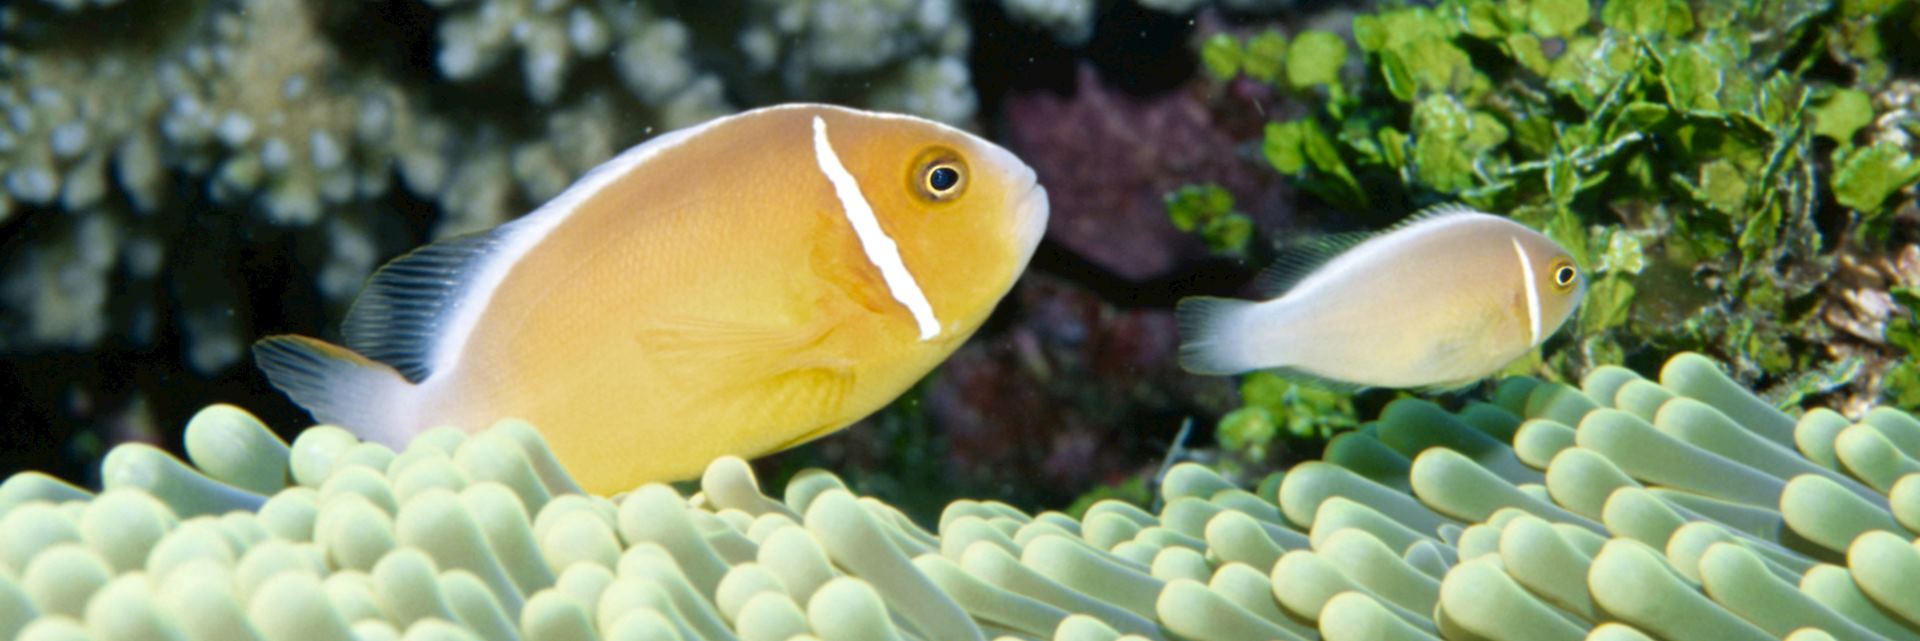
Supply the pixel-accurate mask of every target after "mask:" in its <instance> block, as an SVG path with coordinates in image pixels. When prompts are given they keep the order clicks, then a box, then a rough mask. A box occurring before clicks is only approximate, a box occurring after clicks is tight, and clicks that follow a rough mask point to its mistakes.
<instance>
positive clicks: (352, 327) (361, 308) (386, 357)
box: [340, 225, 512, 383]
mask: <svg viewBox="0 0 1920 641" xmlns="http://www.w3.org/2000/svg"><path fill="white" fill-rule="evenodd" d="M511 227H512V226H511V225H507V226H502V227H497V228H494V229H490V230H487V231H481V232H475V233H471V234H466V235H463V236H455V237H452V238H448V239H445V240H441V241H439V242H436V243H432V244H429V245H426V246H424V247H421V248H419V249H415V250H413V251H412V252H410V253H408V254H407V255H405V256H401V257H399V258H396V259H394V260H393V262H390V263H387V264H386V266H384V267H381V268H380V270H379V271H377V272H374V274H373V278H371V279H369V280H368V281H367V288H366V289H365V290H363V291H361V292H360V297H359V298H356V299H354V301H353V307H352V308H350V309H348V310H347V319H346V321H345V322H344V323H342V324H341V327H340V333H341V334H342V336H343V337H344V338H345V339H346V343H347V348H348V349H351V350H353V351H355V352H358V353H360V355H362V356H365V357H367V358H370V359H373V360H375V361H378V362H381V363H385V364H387V365H388V366H390V367H392V368H393V369H395V370H398V371H399V372H400V375H401V376H404V377H406V379H407V381H408V382H412V383H419V382H420V381H421V380H424V379H425V378H426V377H427V376H428V375H429V374H432V373H433V370H432V364H433V359H434V355H435V354H434V350H435V348H436V346H437V344H438V343H439V342H440V341H439V339H440V338H442V337H444V336H445V330H446V326H447V323H448V320H449V317H451V316H452V315H453V312H454V311H455V310H456V309H458V308H459V306H460V301H461V299H462V298H463V297H464V295H465V293H466V291H467V290H468V288H469V286H470V285H471V284H472V283H473V282H474V280H475V278H474V273H475V272H476V271H478V269H479V267H480V266H481V265H483V264H485V263H486V262H487V261H486V259H487V258H488V257H489V256H492V255H493V254H494V253H495V250H497V249H499V248H500V247H501V245H502V243H501V242H500V239H501V237H502V234H503V232H504V231H506V230H507V229H509V228H511Z"/></svg>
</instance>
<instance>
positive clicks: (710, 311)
mask: <svg viewBox="0 0 1920 641" xmlns="http://www.w3.org/2000/svg"><path fill="white" fill-rule="evenodd" d="M1047 211H1048V208H1047V195H1046V190H1045V189H1043V188H1041V187H1040V185H1039V184H1038V183H1037V182H1036V181H1035V177H1034V172H1033V170H1032V169H1031V168H1029V167H1027V165H1026V164H1025V163H1022V162H1021V161H1020V159H1018V158H1016V157H1015V156H1014V155H1013V154H1012V153H1009V152H1008V151H1007V150H1005V149H1002V148H1000V147H999V146H996V145H994V144H993V143H990V142H987V141H986V140H983V139H981V138H979V137H976V136H974V135H971V134H968V133H967V132H964V131H961V130H958V129H955V128H953V127H949V126H946V125H942V124H940V123H936V122H932V121H928V120H923V119H920V118H914V117H910V116H904V115H893V114H881V113H872V112H864V111H856V110H852V109H846V108H840V107H833V106H826V105H785V106H777V107H769V108H764V109H757V110H753V111H748V112H744V113H740V114H736V115H733V116H729V117H724V118H719V119H716V120H712V121H709V122H707V123H705V124H701V125H698V126H695V127H691V128H687V129H682V130H678V131H674V132H671V133H667V134H664V135H661V136H659V137H657V138H654V139H652V140H650V141H648V142H646V143H644V144H641V145H639V146H636V147H634V148H632V149H630V150H628V151H626V152H624V153H622V154H620V155H619V156H617V157H615V158H613V159H612V160H609V161H607V162H606V163H604V164H602V165H600V166H599V167H596V168H595V169H593V170H592V171H590V172H588V173H587V174H586V175H585V176H583V177H582V178H580V180H579V181H578V182H575V183H574V184H573V185H572V186H571V187H569V188H568V189H567V190H566V191H565V192H563V193H561V194H560V195H559V196H558V197H556V198H554V199H553V200H552V201H551V202H549V203H547V204H545V205H543V206H541V207H540V208H539V209H537V210H534V211H533V212H532V213H530V214H527V215H526V216H524V217H522V218H519V219H517V220H513V221H510V222H508V223H506V224H503V225H501V226H499V227H496V228H494V229H491V230H488V231H484V232H479V233H475V234H470V235H466V236H460V237H455V238H449V239H446V240H443V241H440V242H436V243H433V244H430V245H427V246H425V247H421V248H419V249H416V250H414V251H413V252H412V253H409V254H407V255H405V256H402V257H400V258H398V259H396V260H394V261H393V262H391V263H388V264H387V265H386V266H384V267H382V268H381V269H380V270H379V271H378V272H376V273H375V274H374V275H373V277H372V278H371V279H370V281H369V282H368V285H367V287H366V290H365V291H363V292H362V293H361V294H360V296H359V298H357V299H356V300H355V301H354V303H353V306H352V308H351V310H350V311H349V312H348V314H347V318H346V321H345V323H344V324H343V327H342V329H341V333H342V334H343V336H344V338H345V342H346V346H345V347H341V346H336V345H332V344H329V343H326V342H323V341H320V340H316V339H313V338H308V337H304V336H292V335H283V336H271V337H268V338H265V339H262V340H261V341H259V342H258V343H256V344H255V345H254V348H253V351H254V356H255V360H256V362H257V363H258V365H259V367H260V369H261V370H262V371H264V372H265V373H266V376H267V379H268V380H269V381H271V382H272V384H273V385H274V386H275V387H278V388H279V389H280V390H281V391H283V392H285V393H286V394H287V396H289V397H290V398H292V399H293V400H294V402H296V403H298V404H299V405H301V406H302V407H304V408H306V409H307V411H309V412H310V413H312V415H313V417H314V418H315V419H316V420H318V421H321V422H324V423H330V424H335V425H339V426H342V427H345V428H348V429H350V430H352V431H354V432H355V433H356V434H358V435H360V436H361V437H362V438H366V439H369V440H373V441H377V442H382V443H385V444H388V445H389V446H392V447H395V448H396V449H397V448H400V447H403V446H404V445H405V443H406V442H407V441H408V439H409V438H410V437H411V436H412V435H414V434H417V433H419V432H421V431H423V430H425V429H427V428H431V427H435V426H440V425H452V426H456V427H458V428H461V429H464V430H468V431H472V430H477V429H481V428H484V427H486V426H488V425H491V424H492V423H493V422H495V421H496V420H498V419H501V418H505V417H513V418H520V419H525V420H527V421H529V422H531V423H532V424H534V425H535V426H538V427H539V428H540V429H541V431H542V434H543V435H544V436H545V438H546V439H547V441H548V443H549V444H551V446H552V447H553V449H554V451H555V453H556V454H557V455H558V456H559V459H560V461H561V462H562V463H563V464H564V465H565V466H566V467H567V469H568V471H569V472H570V473H571V474H572V475H573V476H574V477H575V478H576V479H578V480H579V481H580V482H581V484H582V485H583V486H584V487H585V488H587V489H588V490H590V491H595V492H601V493H612V492H616V491H622V490H626V489H630V488H632V487H634V486H636V485H638V484H640V483H645V482H651V481H665V480H676V479H683V478H689V477H692V476H694V475H697V474H699V473H700V471H701V470H702V469H704V468H705V466H706V464H707V463H708V461H710V460H712V459H714V458H716V457H719V456H722V455H738V456H744V457H752V456H758V455H762V454H766V453H770V452H775V451H778V450H781V449H785V448H788V447H792V446H794V445H798V444H800V443H804V442H806V441H809V440H812V439H815V438H818V437H820V436H822V435H825V434H828V433H831V432H833V431H835V430H838V429H840V428H842V427H845V426H846V425H848V424H849V423H852V422H853V421H856V420H858V419H860V418H862V417H864V416H866V415H868V414H870V413H872V412H874V411H875V410H877V409H879V408H880V407H881V406H883V405H885V404H886V403H888V402H890V401H892V400H893V399H894V398H895V397H897V396H899V395H900V394H901V393H903V392H904V391H905V390H906V389H907V388H908V387H909V386H911V385H912V384H913V383H914V382H915V381H917V380H919V379H920V378H921V377H923V376H925V375H926V374H927V372H928V371H930V370H932V369H933V367H934V366H935V365H937V364H939V363H940V362H941V361H942V360H943V359H945V358H946V357H947V355H948V354H950V353H952V352H953V350H954V349H955V348H957V347H958V346H959V345H960V344H961V343H962V342H963V341H965V340H966V338H967V337H968V336H969V335H971V334H972V333H973V332H974V330H975V329H978V328H979V327H980V324H981V322H982V321H984V320H985V319H986V317H987V315H988V313H989V312H991V311H992V310H993V308H994V306H995V305H996V304H997V303H998V302H999V300H1000V299H1001V297H1003V296H1004V295H1005V294H1006V293H1007V291H1008V290H1009V289H1010V288H1011V287H1012V286H1013V282H1014V279H1015V278H1017V277H1018V276H1019V275H1020V273H1021V271H1022V270H1024V269H1025V267H1026V265H1027V261H1028V259H1029V258H1031V257H1032V255H1033V251H1034V247H1035V245H1037V244H1038V243H1039V240H1040V237H1041V235H1042V234H1043V232H1044V231H1045V229H1046V223H1047Z"/></svg>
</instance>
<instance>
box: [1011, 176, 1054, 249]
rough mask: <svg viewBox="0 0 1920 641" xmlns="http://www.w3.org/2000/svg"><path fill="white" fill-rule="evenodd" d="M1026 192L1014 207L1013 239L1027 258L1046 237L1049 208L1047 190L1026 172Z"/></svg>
mask: <svg viewBox="0 0 1920 641" xmlns="http://www.w3.org/2000/svg"><path fill="white" fill-rule="evenodd" d="M1028 174H1029V178H1028V180H1027V190H1026V193H1025V194H1024V195H1022V196H1021V197H1020V200H1019V202H1018V203H1017V204H1015V205H1014V216H1013V218H1014V237H1015V239H1017V241H1018V242H1019V246H1020V248H1021V249H1024V250H1026V253H1027V255H1028V256H1032V255H1033V250H1034V248H1035V247H1038V246H1039V245H1040V239H1041V238H1042V237H1045V236H1046V235H1047V217H1048V215H1049V211H1050V206H1049V203H1048V201H1047V188H1046V187H1042V186H1040V183H1039V181H1037V180H1034V179H1033V178H1032V170H1028Z"/></svg>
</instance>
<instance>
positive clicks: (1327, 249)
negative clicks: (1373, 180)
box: [1253, 231, 1375, 298]
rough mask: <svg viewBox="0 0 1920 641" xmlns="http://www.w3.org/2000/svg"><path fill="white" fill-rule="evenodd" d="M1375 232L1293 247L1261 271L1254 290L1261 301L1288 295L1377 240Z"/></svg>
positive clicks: (1342, 235)
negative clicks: (1349, 252) (1330, 263)
mask: <svg viewBox="0 0 1920 641" xmlns="http://www.w3.org/2000/svg"><path fill="white" fill-rule="evenodd" d="M1374 235H1375V234H1374V233H1373V232H1364V231H1356V232H1346V233H1340V234H1330V235H1326V236H1320V237H1317V238H1312V239H1309V240H1305V241H1302V242H1298V243H1294V244H1293V245H1292V246H1290V247H1287V248H1286V249H1285V250H1284V251H1283V253H1282V254H1281V255H1280V259H1279V260H1276V261H1274V262H1273V264H1272V265H1268V266H1267V267H1266V269H1262V270H1260V275H1258V276H1255V277H1254V279H1253V288H1254V292H1255V294H1256V295H1257V296H1259V297H1261V298H1274V297H1277V296H1279V295H1281V294H1285V293H1287V290H1289V289H1293V286H1294V285H1296V284H1299V282H1300V279H1302V278H1306V277H1307V274H1311V273H1313V271H1314V270H1316V269H1319V268H1320V266H1321V265H1325V264H1327V261H1330V260H1333V257H1335V256H1339V255H1340V254H1343V253H1346V251H1347V250H1348V249H1352V248H1353V246H1354V245H1358V244H1360V243H1362V242H1365V241H1366V240H1367V239H1368V238H1372V237H1374Z"/></svg>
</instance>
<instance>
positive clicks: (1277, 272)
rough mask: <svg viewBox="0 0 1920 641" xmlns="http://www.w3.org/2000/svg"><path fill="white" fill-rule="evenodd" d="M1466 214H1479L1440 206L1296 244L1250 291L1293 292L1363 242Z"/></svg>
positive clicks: (1274, 294)
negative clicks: (1366, 228)
mask: <svg viewBox="0 0 1920 641" xmlns="http://www.w3.org/2000/svg"><path fill="white" fill-rule="evenodd" d="M1470 213H1479V212H1478V211H1476V210H1475V209H1473V208H1472V207H1468V206H1466V205H1462V204H1459V203H1443V204H1439V205H1434V206H1432V207H1428V208H1426V209H1422V210H1420V211H1417V212H1414V214H1413V215H1411V216H1408V217H1406V218H1403V219H1400V221H1399V222H1396V223H1394V224H1392V225H1390V226H1388V227H1387V228H1386V229H1383V230H1380V231H1356V232H1344V233H1339V234H1330V235H1326V236H1321V237H1318V238H1313V239H1310V240H1307V241H1305V242H1301V243H1297V244H1295V245H1293V246H1291V247H1287V248H1286V249H1284V250H1282V251H1283V254H1282V255H1281V257H1280V260H1277V261H1274V263H1273V264H1272V265H1268V266H1267V268H1266V269H1263V270H1260V275H1259V276H1256V277H1254V280H1253V284H1254V291H1255V292H1256V294H1257V295H1258V296H1260V297H1262V298H1275V297H1278V296H1280V295H1281V294H1285V293H1287V290H1289V289H1293V286H1294V285H1297V284H1299V283H1300V279H1302V278H1306V276H1307V274H1311V273H1313V271H1314V270H1316V269H1319V268H1320V266H1321V265H1325V264H1327V261H1330V260H1333V259H1334V257H1336V256H1339V255H1340V254H1343V253H1346V251H1347V250H1349V249H1353V246H1354V245H1358V244H1360V243H1363V242H1366V241H1367V239H1370V238H1373V237H1376V236H1380V235H1384V234H1390V233H1393V232H1395V231H1399V230H1401V229H1404V228H1407V227H1411V226H1413V225H1415V224H1418V223H1421V222H1424V221H1427V220H1431V219H1434V218H1440V217H1443V216H1451V215H1454V214H1470Z"/></svg>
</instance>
